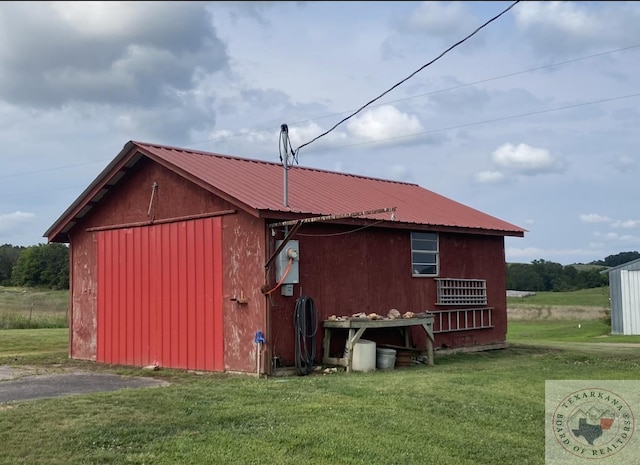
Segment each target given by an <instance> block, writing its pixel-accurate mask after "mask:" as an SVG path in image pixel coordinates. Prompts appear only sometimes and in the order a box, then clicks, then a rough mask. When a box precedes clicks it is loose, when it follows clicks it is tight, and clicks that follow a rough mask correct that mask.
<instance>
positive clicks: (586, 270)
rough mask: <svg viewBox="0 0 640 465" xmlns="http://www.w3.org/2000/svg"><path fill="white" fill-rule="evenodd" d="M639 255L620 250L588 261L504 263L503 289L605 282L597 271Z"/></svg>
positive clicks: (602, 284)
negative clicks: (505, 271)
mask: <svg viewBox="0 0 640 465" xmlns="http://www.w3.org/2000/svg"><path fill="white" fill-rule="evenodd" d="M638 258H640V253H638V252H621V253H619V254H616V255H609V256H608V257H606V258H605V259H604V260H596V261H593V262H590V263H588V264H586V265H585V264H582V263H580V264H576V265H564V266H563V265H561V264H560V263H555V262H550V261H546V260H534V261H532V262H531V263H508V264H507V289H513V290H518V291H534V292H539V291H551V292H553V291H556V292H565V291H577V290H578V289H591V288H594V287H605V286H608V285H609V275H608V274H607V273H604V274H602V273H601V271H602V270H605V269H607V268H609V267H614V266H618V265H622V264H624V263H627V262H630V261H632V260H636V259H638Z"/></svg>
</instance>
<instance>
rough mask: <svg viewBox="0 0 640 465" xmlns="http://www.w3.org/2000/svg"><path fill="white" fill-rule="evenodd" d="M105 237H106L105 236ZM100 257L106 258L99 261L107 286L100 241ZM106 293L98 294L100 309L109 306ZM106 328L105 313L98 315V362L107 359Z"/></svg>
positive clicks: (102, 248)
mask: <svg viewBox="0 0 640 465" xmlns="http://www.w3.org/2000/svg"><path fill="white" fill-rule="evenodd" d="M103 237H104V236H103ZM98 256H99V257H104V259H103V260H101V261H98V276H103V277H104V278H105V280H104V282H103V283H101V284H103V285H104V284H106V275H105V270H106V266H107V264H106V254H105V241H104V240H101V241H98ZM98 288H99V286H98ZM106 296H107V295H106V293H104V292H97V296H96V300H97V305H98V308H108V306H109V305H108V304H107V303H106V302H105V298H106ZM105 327H106V319H105V312H98V313H97V326H96V360H104V359H105V350H106V349H107V346H108V344H107V343H106V340H105V334H104V331H105Z"/></svg>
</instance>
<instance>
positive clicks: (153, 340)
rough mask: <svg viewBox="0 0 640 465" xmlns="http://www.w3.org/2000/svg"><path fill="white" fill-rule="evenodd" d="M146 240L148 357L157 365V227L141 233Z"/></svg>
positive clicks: (159, 356) (159, 357)
mask: <svg viewBox="0 0 640 465" xmlns="http://www.w3.org/2000/svg"><path fill="white" fill-rule="evenodd" d="M144 241H146V242H147V249H148V251H149V275H148V276H149V278H148V279H149V308H148V313H149V330H148V331H149V358H150V363H149V364H150V365H152V364H153V365H159V363H160V359H161V358H162V357H161V354H159V353H158V348H159V347H162V346H160V345H159V336H158V315H157V313H156V308H157V307H158V302H159V300H160V299H159V297H158V291H157V287H158V286H157V284H156V283H157V282H158V269H159V268H160V266H159V263H158V262H157V259H158V250H157V249H158V228H157V227H150V228H148V229H147V230H146V231H144V233H143V242H144Z"/></svg>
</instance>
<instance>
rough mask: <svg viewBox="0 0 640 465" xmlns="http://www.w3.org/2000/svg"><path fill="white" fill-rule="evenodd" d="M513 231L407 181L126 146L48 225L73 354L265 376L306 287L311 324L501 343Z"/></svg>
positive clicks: (463, 344)
mask: <svg viewBox="0 0 640 465" xmlns="http://www.w3.org/2000/svg"><path fill="white" fill-rule="evenodd" d="M285 179H286V182H285ZM285 192H286V194H285ZM524 232H525V230H524V229H522V228H520V227H517V226H514V225H512V224H510V223H507V222H505V221H502V220H500V219H497V218H495V217H493V216H490V215H487V214H484V213H482V212H480V211H478V210H475V209H473V208H470V207H468V206H465V205H462V204H460V203H458V202H455V201H453V200H451V199H448V198H445V197H443V196H441V195H438V194H436V193H434V192H431V191H429V190H426V189H424V188H422V187H420V186H418V185H415V184H409V183H403V182H396V181H388V180H382V179H373V178H368V177H362V176H356V175H350V174H343V173H336V172H329V171H324V170H318V169H312V168H302V167H298V166H294V167H289V169H288V170H287V171H286V176H285V171H284V170H283V167H282V166H281V165H279V164H277V163H269V162H264V161H258V160H251V159H243V158H237V157H231V156H226V155H219V154H213V153H206V152H198V151H192V150H186V149H181V148H175V147H167V146H160V145H155V144H147V143H139V142H128V143H127V144H126V145H125V146H124V148H123V150H122V151H121V152H120V153H119V154H118V155H117V156H116V157H115V159H114V160H113V161H112V162H111V163H110V164H109V165H108V166H107V167H106V168H105V169H104V170H103V171H102V173H100V175H99V176H98V177H97V178H96V179H95V180H94V181H93V182H92V183H91V185H90V186H89V187H87V189H86V190H85V191H84V192H83V193H82V194H81V195H80V196H79V197H78V199H77V200H76V201H75V202H73V204H72V205H71V206H69V208H68V209H67V210H66V211H65V212H64V213H63V214H62V215H61V216H60V218H58V220H56V221H55V223H54V224H53V225H52V226H51V227H50V228H49V229H48V230H47V231H46V232H45V234H44V235H45V237H46V238H47V239H48V240H49V241H50V242H63V243H68V244H70V256H71V258H70V260H71V277H70V278H71V280H70V282H71V289H70V315H69V321H70V332H69V333H70V344H69V347H70V348H69V351H70V354H69V355H70V357H72V358H76V359H87V360H95V361H98V362H103V363H113V364H126V365H133V366H146V365H151V364H155V365H158V366H163V367H171V368H183V369H195V370H206V371H229V372H256V371H258V372H259V373H267V374H269V373H271V371H272V368H273V363H272V361H274V360H278V361H279V364H280V365H281V366H293V365H294V363H296V359H297V356H298V353H297V351H298V350H299V348H298V345H299V344H298V343H299V339H298V335H297V334H296V331H297V330H296V329H295V328H296V326H295V322H294V313H296V302H297V299H299V298H300V297H301V296H308V297H310V299H309V300H312V301H313V303H314V304H315V311H316V312H317V321H319V322H320V323H318V325H320V324H321V321H322V320H325V319H327V318H329V317H330V316H331V315H351V314H354V313H358V312H365V313H370V312H374V313H378V314H380V315H386V314H387V312H388V311H389V310H390V309H398V310H399V311H400V312H406V311H412V312H416V313H417V312H424V311H429V312H433V313H434V315H435V322H434V327H433V330H434V333H435V346H436V348H440V347H447V348H452V349H457V348H466V349H469V348H471V349H478V350H479V349H484V348H496V347H505V345H506V342H505V339H506V330H507V315H506V290H505V255H504V237H505V236H519V237H522V236H524ZM316 335H317V337H315V338H313V339H311V343H312V344H313V345H314V347H313V349H314V351H315V353H317V356H316V357H315V361H321V360H322V354H321V351H322V341H321V338H322V331H321V330H320V329H319V328H318V330H317V332H316ZM387 336H388V337H389V338H392V336H391V335H387ZM387 336H384V335H382V336H381V337H387ZM422 336H424V334H423V335H422ZM412 343H413V345H414V346H416V347H421V346H422V345H423V343H424V340H421V336H420V334H418V333H415V332H414V340H413V342H412Z"/></svg>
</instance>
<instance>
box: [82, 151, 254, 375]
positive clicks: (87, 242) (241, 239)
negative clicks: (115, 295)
mask: <svg viewBox="0 0 640 465" xmlns="http://www.w3.org/2000/svg"><path fill="white" fill-rule="evenodd" d="M154 182H156V183H157V186H158V188H157V191H156V192H155V194H154V195H153V202H151V193H152V190H151V186H152V185H153V183H154ZM150 206H151V208H150ZM228 209H234V207H233V206H232V205H231V204H229V203H228V202H227V201H225V200H222V199H221V198H219V197H217V196H215V195H213V194H211V193H210V192H207V191H205V190H204V189H202V188H200V187H199V186H197V185H195V184H194V183H192V182H191V181H188V180H186V179H184V178H182V177H180V176H179V175H177V174H175V173H173V172H172V171H170V170H167V169H165V168H163V167H162V166H160V165H158V164H156V163H153V162H151V161H149V160H141V161H140V162H139V163H138V164H137V165H136V166H135V167H133V168H132V169H131V170H130V171H129V173H128V174H127V176H126V177H125V179H123V180H122V181H121V182H120V183H119V184H118V188H117V189H114V190H113V191H111V192H110V193H109V194H107V195H106V196H105V197H104V198H103V199H102V200H101V202H100V203H99V204H98V205H96V206H95V208H93V210H92V211H91V213H90V214H89V215H88V216H87V217H86V218H85V219H84V220H83V221H82V222H81V223H79V224H78V225H76V227H75V228H74V229H73V230H72V231H71V233H70V239H71V240H70V248H71V254H72V257H73V261H72V271H71V274H72V277H73V279H72V283H71V297H70V301H71V309H70V316H71V317H70V322H71V324H70V326H71V331H70V342H71V343H70V356H71V357H72V358H78V359H88V360H96V358H97V343H96V335H97V331H98V327H97V282H98V279H97V273H98V260H97V254H98V252H97V250H98V249H97V234H99V233H98V232H90V231H87V229H88V228H96V227H104V226H113V227H117V226H118V225H126V224H130V223H136V222H142V221H148V220H149V219H150V217H152V218H153V219H155V220H162V219H166V218H176V217H181V216H189V215H197V214H202V213H209V212H215V211H223V210H228ZM149 211H150V212H151V215H149ZM220 221H221V229H222V251H221V253H222V262H223V263H222V276H223V279H222V290H221V293H222V301H221V305H222V317H223V319H224V321H223V326H224V330H223V331H224V344H225V346H224V349H223V352H224V353H225V358H224V369H225V370H229V371H254V369H255V346H254V344H253V337H254V335H255V331H257V330H262V331H266V330H265V329H264V328H265V305H266V304H265V299H264V296H263V295H262V293H261V292H260V286H261V285H262V284H264V245H263V244H264V240H265V239H264V237H265V236H264V226H263V223H262V221H261V220H257V219H255V218H253V217H251V216H250V215H249V214H247V213H245V212H243V211H238V213H237V214H232V215H226V216H222V217H220ZM169 224H173V223H169ZM243 256H244V258H243ZM242 288H244V291H245V293H246V295H247V297H248V299H247V300H248V304H246V305H241V304H238V303H237V302H236V301H233V300H231V299H232V298H233V297H234V296H236V295H237V294H238V293H239V292H240V290H241V289H242Z"/></svg>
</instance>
